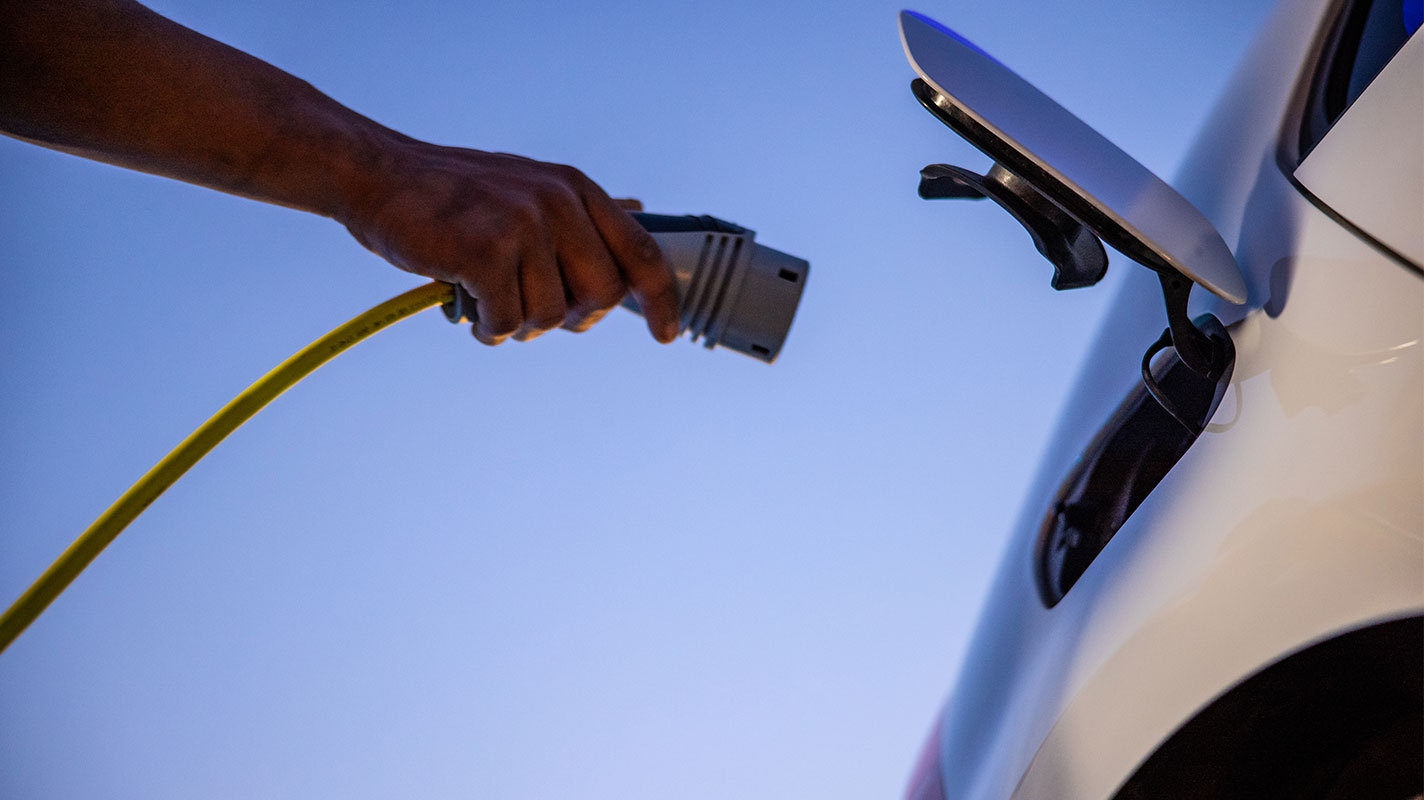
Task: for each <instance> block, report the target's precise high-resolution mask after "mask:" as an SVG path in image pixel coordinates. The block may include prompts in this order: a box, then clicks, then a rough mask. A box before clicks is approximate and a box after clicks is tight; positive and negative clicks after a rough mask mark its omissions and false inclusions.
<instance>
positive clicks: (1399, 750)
mask: <svg viewBox="0 0 1424 800" xmlns="http://www.w3.org/2000/svg"><path fill="white" fill-rule="evenodd" d="M1421 792H1424V617H1418V616H1415V617H1408V618H1405V619H1398V620H1393V621H1389V622H1383V623H1379V624H1375V625H1370V626H1368V627H1365V628H1360V629H1358V630H1354V631H1350V632H1349V633H1345V634H1342V635H1339V636H1336V637H1333V638H1331V639H1328V640H1326V641H1324V642H1320V643H1318V644H1315V645H1312V646H1310V647H1308V648H1306V649H1304V650H1301V651H1299V652H1297V653H1294V654H1292V655H1290V656H1288V657H1286V658H1284V659H1282V660H1281V661H1278V662H1276V663H1274V664H1272V665H1271V666H1269V667H1266V668H1265V669H1263V670H1261V671H1260V672H1258V673H1256V674H1254V675H1252V676H1251V677H1249V678H1247V679H1246V680H1244V681H1242V682H1241V683H1239V684H1237V685H1236V686H1235V687H1233V688H1232V689H1230V690H1228V691H1227V692H1226V693H1225V694H1223V695H1221V696H1220V697H1218V698H1217V699H1216V700H1214V701H1213V702H1212V703H1211V705H1209V706H1207V707H1206V708H1205V709H1203V710H1202V711H1201V712H1199V713H1198V714H1197V715H1196V716H1195V717H1193V718H1192V719H1191V720H1189V721H1188V722H1187V723H1185V724H1184V725H1183V726H1182V727H1180V728H1178V729H1177V731H1176V732H1175V733H1173V734H1172V736H1171V737H1170V738H1169V739H1168V740H1167V741H1166V742H1165V743H1164V744H1163V745H1162V746H1161V747H1159V748H1158V749H1157V751H1156V752H1155V753H1153V754H1152V755H1151V756H1150V757H1149V758H1148V759H1147V760H1146V761H1144V762H1143V763H1142V764H1141V765H1140V766H1139V767H1138V768H1137V771H1136V772H1134V773H1133V775H1132V777H1130V778H1129V779H1128V780H1127V782H1126V783H1124V784H1123V786H1122V787H1121V788H1120V789H1119V790H1118V792H1117V794H1116V795H1115V796H1114V797H1115V798H1116V800H1146V799H1147V798H1167V797H1170V798H1179V799H1180V800H1236V799H1237V798H1240V799H1241V800H1247V799H1248V798H1249V799H1250V800H1261V799H1262V798H1277V797H1279V798H1302V799H1303V800H1310V799H1316V800H1337V798H1351V799H1352V800H1355V799H1358V800H1376V798H1378V800H1406V798H1413V797H1415V796H1417V795H1419V794H1420V793H1421Z"/></svg>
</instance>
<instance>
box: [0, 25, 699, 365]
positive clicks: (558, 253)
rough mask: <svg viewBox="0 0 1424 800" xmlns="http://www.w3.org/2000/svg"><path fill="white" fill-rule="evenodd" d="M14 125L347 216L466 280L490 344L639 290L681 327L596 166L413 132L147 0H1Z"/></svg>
mask: <svg viewBox="0 0 1424 800" xmlns="http://www.w3.org/2000/svg"><path fill="white" fill-rule="evenodd" d="M0 130H3V131H4V132H5V133H7V134H9V135H11V136H15V137H17V138H21V139H25V140H28V141H32V142H35V143H37V144H41V145H44V146H47V147H51V148H54V149H58V150H63V151H66V152H70V153H74V154H77V155H81V156H84V157H87V158H93V159H96V160H100V161H106V162H109V163H112V164H118V165H121V166H125V167H130V168H133V169H138V170H142V171H145V172H150V173H154V174H158V175H164V176H168V177H172V178H177V179H179V180H184V181H188V182H190V183H196V184H200V185H204V186H208V187H211V188H214V189H218V190H221V191H225V192H229V193H232V194H237V195H242V196H245V197H251V198H254V199H257V200H262V201H265V202H269V203H275V204H278V205H284V206H288V207H291V208H297V209H301V210H303V211H308V212H312V213H315V214H321V215H323V216H327V217H331V218H332V219H335V220H337V221H338V222H340V223H342V224H343V225H345V226H346V228H347V229H348V230H349V231H350V232H351V234H352V235H353V236H355V237H356V239H357V240H358V241H360V242H361V243H362V244H363V245H365V246H366V247H368V248H369V249H371V250H372V251H374V252H376V253H378V254H379V255H381V256H383V257H384V258H386V259H387V260H389V261H390V262H391V263H393V264H395V265H396V266H398V267H400V268H402V269H405V270H408V271H410V272H415V273H418V274H421V275H425V276H428V277H431V278H435V279H438V280H443V281H448V282H451V283H459V284H462V285H463V286H464V287H465V288H466V289H467V290H468V291H469V292H470V294H472V295H473V296H474V297H475V298H476V300H477V301H478V306H477V308H478V314H479V321H478V322H477V323H476V324H475V325H474V327H473V332H474V334H475V336H476V338H478V339H479V340H480V341H482V342H485V343H486V344H498V343H499V342H501V341H503V340H504V339H505V338H507V337H509V336H511V335H512V336H515V337H516V338H519V339H522V340H524V339H529V338H533V337H534V336H537V335H539V334H540V333H543V332H544V331H547V330H549V329H551V328H554V327H558V326H563V327H566V328H569V329H571V330H586V329H587V328H588V327H589V326H591V325H592V324H593V323H595V322H597V321H598V319H600V318H601V317H602V316H603V314H605V313H607V311H608V310H609V309H611V308H612V307H613V306H615V305H617V303H618V302H619V301H620V300H621V299H622V297H623V295H624V293H625V292H627V291H632V293H633V294H634V296H635V297H636V298H637V300H638V303H639V305H640V306H641V307H642V309H643V310H644V315H645V316H646V318H647V322H648V326H649V329H650V330H651V331H652V333H653V335H654V336H655V337H656V338H657V339H658V340H659V341H664V342H666V341H671V340H672V339H673V338H675V336H676V334H677V326H678V308H677V292H676V288H675V285H674V283H673V279H672V275H671V273H670V271H669V270H668V268H667V266H666V264H665V263H664V262H663V260H662V256H661V254H660V253H659V252H658V248H657V245H656V243H655V242H654V241H653V239H652V237H651V236H649V235H648V234H647V233H646V232H645V231H644V230H643V229H642V228H641V227H639V226H638V225H637V223H636V222H634V221H633V219H632V218H631V217H630V216H629V215H628V214H627V213H625V212H624V211H623V210H622V209H621V208H619V206H618V205H617V204H616V203H615V202H614V201H613V200H611V199H610V198H609V197H608V195H607V194H605V193H604V192H603V190H602V189H600V188H599V187H598V186H597V184H595V183H594V182H593V181H591V180H589V179H588V178H587V177H585V176H584V175H583V174H582V173H580V172H579V171H577V170H575V169H573V168H572V167H566V166H561V165H555V164H548V163H544V162H539V161H534V160H531V159H527V158H522V157H520V156H513V155H508V154H502V153H486V152H482V151H478V150H469V149H463V148H454V147H444V146H441V145H435V144H430V143H428V142H422V141H419V140H417V139H413V138H411V137H408V136H405V135H403V134H401V133H398V132H396V131H393V130H391V129H389V128H386V127H384V126H382V125H379V124H377V123H375V122H373V121H371V120H369V119H367V118H366V117H363V116H361V115H360V114H357V113H356V112H354V111H352V110H350V109H348V108H346V107H344V106H342V105H341V104H339V103H337V102H336V101H334V100H332V99H331V98H329V97H327V96H326V95H324V94H322V93H321V92H319V91H317V90H316V89H315V88H314V87H312V86H311V85H310V84H308V83H306V82H305V81H302V80H300V79H298V78H295V77H293V76H292V75H289V74H287V73H285V72H283V71H281V70H279V69H277V68H276V67H273V66H272V65H270V64H267V63H265V62H263V61H261V60H259V59H256V58H253V57H252V56H249V55H247V54H245V53H242V52H241V51H238V50H235V49H233V48H231V47H228V46H227V45H224V44H222V43H220V42H217V41H215V40H213V39H210V38H208V37H206V36H203V35H202V34H199V33H196V32H194V31H191V30H189V29H187V28H184V27H183V26H181V25H178V24H177V23H175V22H172V21H171V20H168V19H166V18H164V17H162V16H160V15H158V14H156V13H154V12H152V11H150V10H149V9H147V8H145V7H143V6H141V5H139V4H137V3H134V2H130V0H0Z"/></svg>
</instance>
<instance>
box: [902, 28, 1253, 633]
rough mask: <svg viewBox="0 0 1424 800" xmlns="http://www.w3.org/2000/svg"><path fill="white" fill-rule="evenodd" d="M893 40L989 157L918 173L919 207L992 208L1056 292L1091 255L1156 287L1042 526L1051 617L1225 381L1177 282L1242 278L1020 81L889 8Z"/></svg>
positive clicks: (1085, 274) (1041, 568) (1152, 178)
mask: <svg viewBox="0 0 1424 800" xmlns="http://www.w3.org/2000/svg"><path fill="white" fill-rule="evenodd" d="M900 39H901V42H902V43H903V44H904V47H905V55H906V57H907V58H908V59H909V61H910V64H911V66H913V67H914V69H915V71H916V72H917V73H918V74H919V77H917V78H916V79H915V80H914V81H912V82H911V84H910V88H911V91H912V92H913V93H914V95H915V98H916V99H917V100H919V101H920V104H921V105H923V106H924V107H925V108H926V109H927V110H928V111H929V112H930V113H931V114H933V115H934V116H935V117H936V118H937V119H939V120H940V121H941V122H943V123H944V124H945V125H947V126H949V128H950V129H951V130H953V131H954V132H955V133H957V134H959V135H960V136H961V137H963V138H964V139H965V140H966V141H968V142H969V143H970V144H972V145H974V146H975V147H976V148H978V149H979V150H980V151H981V152H983V153H984V154H985V155H987V156H989V158H991V159H992V160H993V162H994V164H993V167H992V168H991V169H990V170H988V172H986V173H984V174H982V175H981V174H979V173H977V172H974V171H972V170H968V169H965V168H962V167H956V166H952V165H949V164H931V165H929V166H927V167H925V168H924V169H923V170H921V171H920V184H919V194H920V196H921V197H923V198H926V199H939V198H958V199H974V200H977V199H984V198H987V199H989V200H992V201H993V202H995V203H997V204H998V205H999V206H1001V207H1002V208H1003V209H1004V210H1005V211H1007V212H1008V213H1009V214H1010V215H1012V216H1013V217H1014V219H1016V220H1018V221H1019V223H1020V224H1022V225H1023V226H1024V228H1025V230H1027V231H1028V233H1029V236H1030V237H1031V238H1032V240H1033V243H1034V246H1035V247H1036V248H1037V249H1038V251H1039V253H1040V254H1042V255H1043V257H1044V258H1045V259H1047V260H1048V261H1049V262H1050V263H1051V264H1052V265H1053V278H1052V280H1051V283H1052V286H1053V288H1055V289H1077V288H1083V287H1087V286H1092V285H1094V284H1096V283H1097V282H1098V281H1099V280H1101V279H1102V277H1103V275H1104V274H1105V273H1106V271H1107V266H1108V259H1107V251H1106V250H1105V249H1104V245H1107V246H1109V247H1111V248H1112V249H1114V250H1116V251H1118V252H1119V253H1122V254H1123V255H1124V256H1127V257H1128V258H1129V259H1131V260H1132V261H1134V262H1136V263H1137V264H1140V265H1141V266H1143V267H1146V268H1147V269H1150V270H1152V271H1153V272H1155V273H1157V276H1158V279H1159V281H1160V282H1161V286H1162V299H1163V306H1164V309H1165V313H1166V323H1167V324H1166V329H1165V330H1164V331H1163V333H1162V336H1161V338H1159V339H1158V340H1157V341H1155V342H1153V343H1151V344H1150V346H1149V347H1148V348H1147V352H1146V354H1145V355H1144V356H1143V362H1142V375H1143V382H1142V384H1141V386H1139V387H1138V389H1137V390H1136V391H1134V392H1133V393H1132V394H1131V395H1130V396H1129V397H1128V398H1127V400H1126V401H1124V403H1123V404H1122V405H1121V406H1120V407H1119V409H1118V411H1117V412H1116V413H1115V414H1114V416H1113V418H1112V419H1111V420H1110V421H1109V422H1108V424H1107V426H1106V427H1105V428H1103V430H1102V431H1101V432H1100V433H1099V434H1098V436H1097V438H1096V439H1095V440H1094V442H1093V444H1092V445H1090V446H1089V448H1088V451H1087V452H1085V453H1084V454H1083V457H1082V458H1081V459H1080V460H1079V466H1078V467H1077V468H1076V469H1075V470H1074V472H1073V473H1072V474H1070V475H1069V476H1068V478H1067V480H1066V481H1065V482H1064V484H1063V486H1062V487H1061V488H1060V490H1059V492H1058V496H1057V498H1056V500H1055V506H1054V508H1053V509H1050V511H1049V515H1048V517H1047V519H1046V520H1045V523H1044V527H1043V530H1042V531H1041V534H1040V541H1039V548H1038V551H1039V557H1038V562H1039V563H1038V574H1039V588H1040V591H1041V594H1042V596H1043V601H1044V604H1045V605H1047V606H1053V605H1054V604H1056V603H1057V602H1058V601H1059V600H1060V599H1061V598H1062V597H1063V595H1064V594H1065V593H1066V592H1067V591H1068V589H1069V588H1070V587H1071V586H1072V585H1073V583H1074V582H1075V581H1076V580H1077V579H1078V576H1080V575H1081V574H1082V573H1083V571H1084V570H1085V569H1087V566H1088V564H1089V563H1090V562H1091V561H1092V559H1093V558H1094V557H1095V556H1096V555H1097V553H1098V552H1099V551H1100V550H1101V549H1102V547H1103V546H1104V545H1105V544H1106V543H1107V540H1108V539H1110V538H1111V537H1112V535H1113V534H1114V533H1116V531H1117V530H1118V528H1119V527H1121V525H1122V523H1123V522H1125V521H1126V519H1127V516H1128V515H1130V514H1131V513H1132V511H1133V510H1134V509H1135V508H1137V505H1138V504H1139V503H1141V501H1142V499H1143V498H1144V497H1146V495H1147V493H1148V492H1150V491H1151V490H1152V488H1153V487H1154V486H1156V485H1157V483H1158V482H1159V481H1160V480H1161V479H1162V478H1163V477H1164V476H1165V475H1166V473H1167V471H1168V470H1169V469H1170V468H1171V467H1172V465H1173V464H1175V463H1176V462H1177V460H1178V459H1180V458H1181V456H1182V454H1183V453H1185V452H1186V450H1187V448H1188V447H1190V446H1191V444H1192V442H1193V441H1195V440H1196V438H1197V436H1199V435H1200V434H1201V432H1202V430H1203V429H1204V428H1205V425H1206V422H1207V420H1209V419H1211V415H1212V414H1213V413H1214V412H1215V410H1216V407H1217V405H1218V404H1219V403H1220V401H1221V398H1222V396H1223V394H1224V393H1225V389H1226V386H1227V384H1228V383H1229V382H1230V380H1231V373H1232V369H1233V367H1234V365H1235V358H1236V354H1235V349H1234V347H1233V344H1232V341H1231V336H1230V334H1229V333H1228V332H1227V331H1226V328H1225V327H1224V326H1222V324H1221V322H1220V321H1219V320H1217V318H1216V317H1214V316H1212V315H1210V314H1204V315H1201V316H1199V317H1197V318H1196V319H1192V318H1190V317H1189V316H1188V312H1187V301H1188V299H1189V296H1190V293H1191V289H1192V286H1193V285H1199V286H1201V287H1202V288H1204V289H1206V290H1207V291H1209V292H1211V293H1212V294H1215V295H1217V296H1218V297H1221V298H1222V299H1224V300H1227V301H1228V302H1232V303H1243V302H1245V301H1246V285H1245V281H1244V280H1243V279H1242V277H1241V271H1240V269H1239V268H1238V267H1237V264H1236V259H1235V257H1234V256H1232V254H1231V250H1230V249H1229V248H1228V247H1227V246H1226V242H1225V241H1223V240H1222V238H1221V235H1220V234H1219V233H1218V232H1217V230H1216V228H1215V227H1214V226H1213V225H1212V224H1211V222H1210V221H1209V220H1208V219H1207V218H1206V217H1205V216H1204V215H1203V214H1202V213H1201V212H1200V211H1199V210H1197V208H1196V207H1195V206H1193V205H1192V204H1191V203H1190V202H1189V201H1188V200H1187V199H1186V198H1184V197H1182V196H1181V195H1180V194H1179V193H1178V192H1177V191H1176V190H1175V189H1173V188H1172V187H1171V186H1168V185H1167V184H1166V182H1164V181H1163V180H1162V179H1161V178H1158V177H1157V176H1156V175H1154V174H1153V173H1152V172H1151V171H1150V170H1148V169H1147V168H1146V167H1144V166H1143V165H1142V164H1140V163H1138V162H1137V160H1135V159H1133V158H1132V157H1131V156H1129V155H1128V154H1127V153H1124V152H1123V151H1122V150H1121V149H1119V148H1118V147H1117V146H1116V145H1114V144H1113V143H1112V142H1110V141H1108V140H1107V139H1106V138H1105V137H1103V136H1102V135H1101V134H1099V133H1098V132H1097V131H1095V130H1093V128H1092V127H1090V126H1089V125H1087V124H1086V123H1084V122H1083V121H1082V120H1080V119H1078V118H1077V117H1076V116H1074V115H1073V114H1072V113H1071V112H1069V111H1068V110H1067V109H1065V108H1063V107H1062V106H1060V105H1059V104H1058V103H1056V102H1054V101H1053V99H1052V98H1050V97H1048V96H1047V95H1045V94H1044V93H1043V92H1041V91H1039V90H1038V89H1037V88H1036V87H1034V86H1033V85H1032V84H1030V83H1029V82H1028V81H1026V80H1024V79H1023V78H1021V77H1019V76H1018V75H1017V74H1015V73H1014V72H1013V71H1012V70H1010V69H1008V68H1007V67H1005V66H1004V65H1003V64H1001V63H999V62H998V61H997V60H995V59H994V58H993V57H992V56H990V55H989V54H988V53H985V52H984V51H983V50H981V49H979V48H978V47H976V46H975V45H974V44H972V43H971V42H969V41H968V40H966V39H965V38H964V37H962V36H960V35H959V34H957V33H955V32H954V31H952V30H950V29H949V28H947V27H945V26H943V25H941V24H939V23H937V22H935V21H934V20H931V19H929V18H928V17H925V16H922V15H920V14H916V13H914V12H912V11H903V12H901V13H900Z"/></svg>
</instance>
